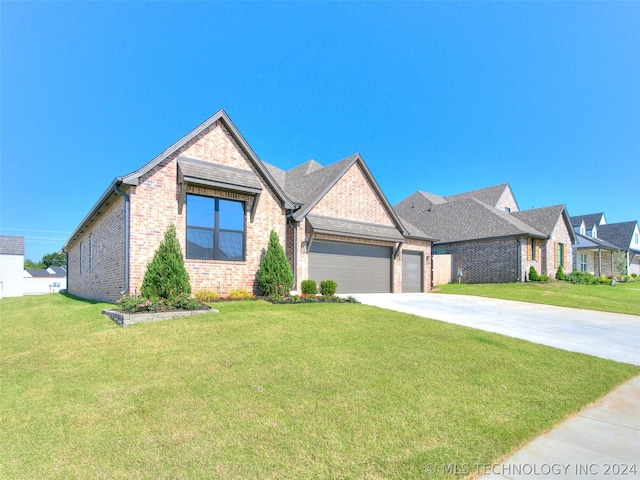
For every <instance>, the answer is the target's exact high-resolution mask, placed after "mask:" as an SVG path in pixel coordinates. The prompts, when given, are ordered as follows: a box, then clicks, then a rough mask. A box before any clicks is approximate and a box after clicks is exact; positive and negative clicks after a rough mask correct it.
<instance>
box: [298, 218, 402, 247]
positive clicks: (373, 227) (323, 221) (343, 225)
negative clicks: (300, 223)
mask: <svg viewBox="0 0 640 480" xmlns="http://www.w3.org/2000/svg"><path fill="white" fill-rule="evenodd" d="M307 221H308V222H309V224H310V225H311V227H312V228H313V229H314V230H315V231H316V232H317V233H325V234H329V235H338V236H344V237H355V238H368V239H372V240H384V241H391V242H402V241H403V240H404V237H403V236H402V234H401V233H400V232H398V229H397V228H395V227H390V226H387V225H378V224H374V223H366V222H356V221H352V220H343V219H340V218H330V217H324V216H320V215H307Z"/></svg>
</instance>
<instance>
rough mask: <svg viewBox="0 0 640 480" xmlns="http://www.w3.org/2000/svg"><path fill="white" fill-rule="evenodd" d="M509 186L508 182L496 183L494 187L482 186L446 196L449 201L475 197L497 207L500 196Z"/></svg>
mask: <svg viewBox="0 0 640 480" xmlns="http://www.w3.org/2000/svg"><path fill="white" fill-rule="evenodd" d="M507 188H510V187H509V184H508V183H502V184H500V185H494V186H493V187H486V188H480V189H478V190H472V191H470V192H463V193H458V194H456V195H449V196H446V197H444V198H445V200H446V201H447V202H456V201H458V200H467V199H469V198H475V199H476V200H480V201H481V202H483V203H486V204H487V205H490V206H492V207H495V206H496V204H497V203H498V200H500V197H501V196H502V194H503V193H504V192H505V190H506V189H507Z"/></svg>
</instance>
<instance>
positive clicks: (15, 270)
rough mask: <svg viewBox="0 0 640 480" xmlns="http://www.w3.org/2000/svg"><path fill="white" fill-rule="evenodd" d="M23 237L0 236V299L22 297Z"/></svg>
mask: <svg viewBox="0 0 640 480" xmlns="http://www.w3.org/2000/svg"><path fill="white" fill-rule="evenodd" d="M23 269H24V237H14V236H9V235H0V298H3V297H20V296H22V295H23V291H24V290H23V286H22V271H23Z"/></svg>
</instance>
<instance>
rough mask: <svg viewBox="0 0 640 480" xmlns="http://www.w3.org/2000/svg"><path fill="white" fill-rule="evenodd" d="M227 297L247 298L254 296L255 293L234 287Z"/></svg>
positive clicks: (231, 298)
mask: <svg viewBox="0 0 640 480" xmlns="http://www.w3.org/2000/svg"><path fill="white" fill-rule="evenodd" d="M227 298H228V299H229V300H246V299H247V298H253V295H251V293H249V292H248V291H247V290H245V289H244V288H234V289H233V290H231V291H230V292H229V296H228V297H227Z"/></svg>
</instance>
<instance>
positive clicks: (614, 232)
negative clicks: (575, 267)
mask: <svg viewBox="0 0 640 480" xmlns="http://www.w3.org/2000/svg"><path fill="white" fill-rule="evenodd" d="M637 223H638V222H636V221H632V222H620V223H607V224H606V225H599V226H598V237H600V238H602V239H603V240H606V241H607V242H609V243H612V244H614V245H615V246H616V247H618V248H620V249H621V250H628V249H629V247H630V246H631V239H632V238H633V232H634V231H635V227H636V225H637Z"/></svg>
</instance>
